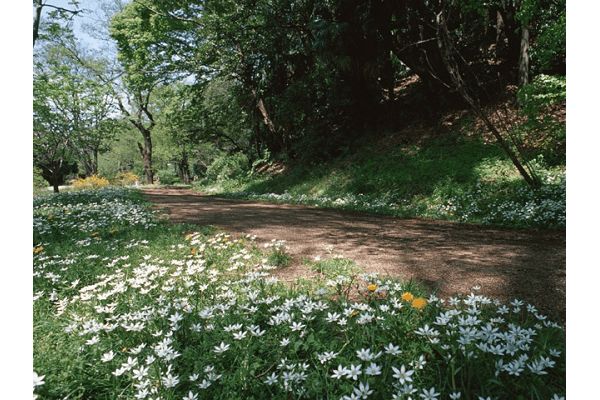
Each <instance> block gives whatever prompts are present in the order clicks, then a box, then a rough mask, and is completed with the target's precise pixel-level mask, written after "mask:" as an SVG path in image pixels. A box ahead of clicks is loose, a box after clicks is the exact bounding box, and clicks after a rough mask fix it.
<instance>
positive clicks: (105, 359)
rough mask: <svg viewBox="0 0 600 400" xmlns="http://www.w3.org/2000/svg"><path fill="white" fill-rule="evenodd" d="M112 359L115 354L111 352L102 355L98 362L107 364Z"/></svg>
mask: <svg viewBox="0 0 600 400" xmlns="http://www.w3.org/2000/svg"><path fill="white" fill-rule="evenodd" d="M113 358H115V353H113V351H112V350H111V351H109V352H108V353H104V354H103V355H102V358H101V359H100V361H102V362H104V363H105V362H109V361H110V360H112V359H113Z"/></svg>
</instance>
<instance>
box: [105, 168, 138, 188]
mask: <svg viewBox="0 0 600 400" xmlns="http://www.w3.org/2000/svg"><path fill="white" fill-rule="evenodd" d="M139 181H140V178H139V177H138V176H137V175H136V174H134V173H133V172H129V171H127V172H122V173H120V174H117V176H115V178H114V179H113V180H112V183H113V184H114V185H117V186H129V185H133V184H135V182H139Z"/></svg>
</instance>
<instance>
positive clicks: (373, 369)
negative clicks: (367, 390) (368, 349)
mask: <svg viewBox="0 0 600 400" xmlns="http://www.w3.org/2000/svg"><path fill="white" fill-rule="evenodd" d="M365 373H366V374H367V375H371V376H375V375H381V367H380V366H379V365H377V364H375V363H373V362H372V363H371V365H369V366H368V367H367V369H366V370H365Z"/></svg>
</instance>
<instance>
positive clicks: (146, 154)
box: [137, 132, 154, 185]
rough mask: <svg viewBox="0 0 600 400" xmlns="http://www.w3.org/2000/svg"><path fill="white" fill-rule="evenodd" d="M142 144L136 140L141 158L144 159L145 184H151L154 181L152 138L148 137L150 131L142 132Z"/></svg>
mask: <svg viewBox="0 0 600 400" xmlns="http://www.w3.org/2000/svg"><path fill="white" fill-rule="evenodd" d="M142 134H143V136H144V145H143V146H142V144H141V143H140V142H138V144H137V145H138V148H139V149H140V153H141V154H142V159H143V160H144V177H145V179H146V184H147V185H152V184H153V183H154V171H153V170H152V140H151V139H150V132H147V133H146V134H144V132H142Z"/></svg>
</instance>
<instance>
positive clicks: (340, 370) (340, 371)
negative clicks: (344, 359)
mask: <svg viewBox="0 0 600 400" xmlns="http://www.w3.org/2000/svg"><path fill="white" fill-rule="evenodd" d="M349 372H350V370H349V369H348V368H346V367H342V366H341V365H338V367H337V369H336V370H334V371H333V375H331V377H332V378H334V379H340V378H343V377H344V376H346V375H347V374H348V373H349Z"/></svg>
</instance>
